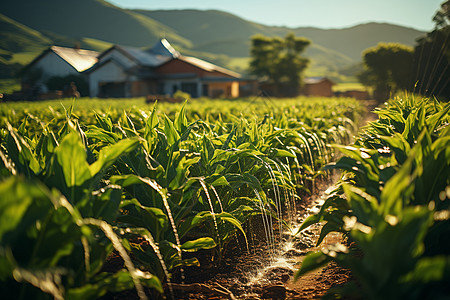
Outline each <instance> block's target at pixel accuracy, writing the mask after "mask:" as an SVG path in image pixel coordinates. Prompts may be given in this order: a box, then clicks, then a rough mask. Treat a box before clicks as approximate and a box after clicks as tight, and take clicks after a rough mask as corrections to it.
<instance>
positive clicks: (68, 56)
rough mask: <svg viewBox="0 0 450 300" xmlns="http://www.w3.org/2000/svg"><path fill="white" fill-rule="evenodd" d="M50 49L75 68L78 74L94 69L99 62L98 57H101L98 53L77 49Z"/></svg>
mask: <svg viewBox="0 0 450 300" xmlns="http://www.w3.org/2000/svg"><path fill="white" fill-rule="evenodd" d="M50 49H51V50H52V51H53V52H54V53H55V54H56V55H58V56H60V57H61V58H62V59H64V60H65V61H66V62H67V63H69V64H70V65H71V66H72V67H74V68H75V70H77V71H78V72H83V71H84V70H87V69H89V68H90V67H92V66H93V65H94V64H95V63H96V62H97V57H98V55H99V53H98V52H97V51H91V50H83V49H76V48H65V47H58V46H52V47H51V48H50Z"/></svg>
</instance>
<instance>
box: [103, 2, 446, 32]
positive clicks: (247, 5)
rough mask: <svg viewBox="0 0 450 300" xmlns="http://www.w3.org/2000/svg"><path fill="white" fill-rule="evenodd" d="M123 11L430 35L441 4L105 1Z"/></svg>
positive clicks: (279, 24) (292, 25)
mask: <svg viewBox="0 0 450 300" xmlns="http://www.w3.org/2000/svg"><path fill="white" fill-rule="evenodd" d="M107 1H108V2H110V3H112V4H114V5H117V6H119V7H122V8H129V9H133V8H139V9H148V10H159V9H200V10H209V9H215V10H222V11H226V12H229V13H232V14H234V15H237V16H239V17H241V18H243V19H246V20H248V21H253V22H257V23H261V24H264V25H275V26H287V27H291V28H294V27H307V26H311V27H319V28H324V29H328V28H345V27H350V26H353V25H357V24H361V23H368V22H386V23H392V24H397V25H402V26H406V27H412V28H415V29H419V30H424V31H431V30H432V29H433V26H434V24H433V22H432V18H433V16H434V14H435V12H436V11H437V10H438V9H439V8H440V4H441V3H442V2H444V0H276V1H270V0H269V1H268V0H266V1H263V0H184V1H183V0H107Z"/></svg>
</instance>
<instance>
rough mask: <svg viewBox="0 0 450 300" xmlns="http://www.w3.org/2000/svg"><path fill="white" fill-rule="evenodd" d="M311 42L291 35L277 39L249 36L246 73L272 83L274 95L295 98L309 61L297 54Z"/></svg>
mask: <svg viewBox="0 0 450 300" xmlns="http://www.w3.org/2000/svg"><path fill="white" fill-rule="evenodd" d="M310 43H311V42H310V41H309V40H308V39H305V38H301V37H296V36H295V35H294V34H293V33H290V34H288V35H286V37H285V38H284V39H282V38H280V37H273V38H271V37H266V36H263V35H256V36H254V37H252V46H251V50H250V53H251V57H252V60H251V62H250V70H251V72H252V73H253V74H255V75H256V76H258V77H260V78H261V79H263V80H267V81H268V82H269V83H271V84H273V85H274V86H275V89H276V91H275V92H276V93H277V95H280V96H295V95H298V93H299V92H300V87H301V80H302V73H303V71H304V70H305V69H306V67H307V66H308V62H309V60H308V59H306V58H304V57H302V56H301V53H302V52H303V51H304V50H305V48H306V47H307V46H308V45H309V44H310Z"/></svg>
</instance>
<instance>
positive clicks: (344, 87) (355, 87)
mask: <svg viewBox="0 0 450 300" xmlns="http://www.w3.org/2000/svg"><path fill="white" fill-rule="evenodd" d="M345 91H367V87H365V86H364V85H362V84H361V83H359V82H350V83H347V82H346V83H338V84H336V85H335V86H333V92H345Z"/></svg>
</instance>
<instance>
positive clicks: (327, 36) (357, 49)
mask: <svg viewBox="0 0 450 300" xmlns="http://www.w3.org/2000/svg"><path fill="white" fill-rule="evenodd" d="M134 11H135V12H137V13H139V14H142V15H145V16H147V17H149V18H152V19H154V20H156V21H158V22H160V23H162V24H165V25H166V26H170V27H171V28H173V29H174V30H175V32H176V33H177V34H178V35H180V36H183V37H186V38H188V39H189V40H190V41H191V42H192V44H193V45H194V46H193V49H201V50H202V51H207V52H212V53H220V54H226V55H228V56H232V57H242V56H248V53H249V47H250V37H251V36H253V35H255V34H264V35H267V36H276V35H277V36H284V35H286V34H287V33H289V32H294V33H295V34H296V35H298V36H304V37H306V38H308V39H310V40H311V41H312V42H313V44H317V45H319V46H320V47H319V48H321V49H324V48H328V49H332V53H340V54H339V55H341V56H345V57H347V58H350V59H351V60H353V61H359V60H360V59H361V52H362V51H363V50H365V49H367V48H369V47H372V46H375V45H377V44H378V43H379V42H397V43H402V44H405V45H410V46H412V45H413V44H414V42H415V39H416V38H418V37H419V36H421V35H423V34H424V32H422V31H419V30H415V29H412V28H406V27H402V26H397V25H392V24H379V23H368V24H361V25H357V26H353V27H350V28H344V29H320V28H313V27H299V28H287V27H276V26H266V25H262V24H256V23H253V22H249V21H246V20H244V19H241V18H239V17H237V16H234V15H232V14H229V13H225V12H222V11H217V10H207V11H200V10H155V11H148V10H134ZM313 53H321V52H320V51H319V50H318V49H316V50H315V52H313ZM325 53H327V51H325ZM328 53H329V52H328ZM321 54H322V53H321Z"/></svg>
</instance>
